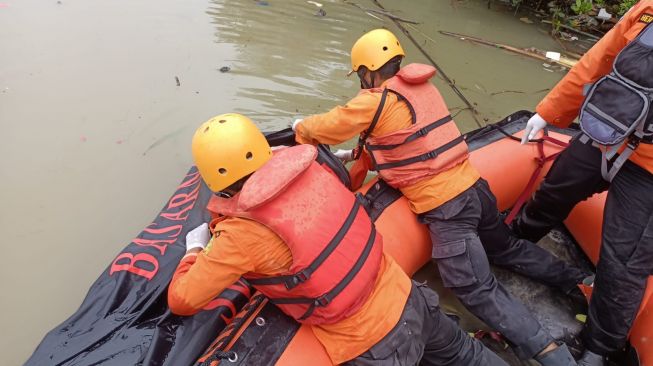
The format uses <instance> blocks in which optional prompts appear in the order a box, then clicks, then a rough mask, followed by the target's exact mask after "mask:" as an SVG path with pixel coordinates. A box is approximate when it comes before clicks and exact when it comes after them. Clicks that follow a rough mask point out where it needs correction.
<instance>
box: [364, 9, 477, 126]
mask: <svg viewBox="0 0 653 366" xmlns="http://www.w3.org/2000/svg"><path fill="white" fill-rule="evenodd" d="M372 1H373V2H374V4H376V6H378V7H379V8H381V10H383V11H386V9H385V8H384V7H383V5H381V3H380V2H379V0H372ZM388 18H389V19H390V20H392V22H393V23H395V25H396V26H397V28H399V30H401V32H402V33H403V34H404V35H405V36H406V37H408V39H409V40H410V41H411V42H412V43H413V45H415V47H417V49H418V50H419V51H420V52H421V53H422V55H424V57H426V59H427V60H429V62H430V63H431V65H433V67H435V68H436V69H437V70H438V73H439V75H440V76H441V77H442V78H443V79H444V81H446V82H447V84H449V86H450V87H451V89H452V90H453V91H454V93H456V95H458V97H459V98H460V99H461V100H462V101H463V103H465V105H466V106H467V108H469V110H470V111H472V117H473V118H474V121H475V122H476V125H478V127H483V124H482V123H481V121H479V119H478V110H476V108H475V107H474V105H473V104H472V103H471V102H470V101H469V100H468V99H467V98H466V97H465V95H464V94H463V93H462V92H461V91H460V89H458V87H457V86H456V84H454V82H453V81H452V80H451V79H450V78H449V77H448V76H447V74H446V73H445V72H444V70H443V69H442V68H441V67H440V66H439V65H438V64H437V63H436V62H435V60H433V58H432V57H431V56H430V55H429V54H428V53H427V52H426V51H425V50H424V48H423V47H422V46H420V44H419V42H417V40H415V38H413V35H412V34H410V32H409V31H408V29H406V27H404V25H403V24H401V21H399V20H397V19H396V18H391V17H388Z"/></svg>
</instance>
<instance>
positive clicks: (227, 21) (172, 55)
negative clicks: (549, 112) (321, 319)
mask: <svg viewBox="0 0 653 366" xmlns="http://www.w3.org/2000/svg"><path fill="white" fill-rule="evenodd" d="M320 2H322V3H323V5H324V6H323V10H324V11H326V16H321V17H320V16H316V15H315V13H316V12H317V10H318V8H317V7H316V6H315V5H313V4H311V3H308V2H306V1H303V0H293V1H280V0H279V1H275V0H268V1H254V0H240V1H234V0H232V1H226V0H185V1H183V2H182V1H173V0H156V1H155V0H141V1H128V0H112V1H108V0H83V1H82V0H61V1H56V0H47V1H43V0H40V1H36V0H0V131H1V132H0V138H1V139H2V141H0V155H1V156H2V159H1V160H0V182H1V183H0V184H1V188H2V189H0V202H2V206H3V207H2V211H1V213H0V231H1V232H2V233H3V235H4V239H3V241H2V244H0V248H2V251H3V255H2V257H3V262H4V263H3V265H2V266H1V267H0V291H1V293H2V297H1V298H2V301H1V302H0V319H2V324H4V331H3V332H2V334H1V335H0V354H2V364H4V365H17V364H21V363H22V362H24V361H25V360H26V358H27V357H28V356H29V354H30V353H31V352H32V351H33V349H34V347H35V346H36V345H37V344H38V342H39V341H40V339H41V338H42V337H43V335H44V334H45V333H46V332H47V331H48V330H49V329H51V328H53V327H54V326H55V325H57V324H58V323H60V322H61V321H63V320H64V319H65V318H66V317H67V316H69V315H70V314H71V313H72V312H73V311H74V310H75V309H76V307H77V306H78V305H79V304H80V303H81V300H82V299H83V296H84V295H85V293H86V290H87V289H88V287H89V286H90V285H91V283H92V282H93V281H94V280H95V278H96V277H97V276H98V275H99V274H100V273H101V271H102V270H103V269H104V268H105V267H106V266H107V265H108V263H110V262H111V261H112V260H113V258H114V256H115V255H116V253H118V251H119V250H120V249H121V248H122V247H123V246H125V245H126V244H127V243H128V242H129V240H130V239H131V238H132V237H133V236H134V235H136V234H137V233H138V232H139V231H140V230H141V229H142V228H143V227H144V226H145V225H147V224H148V223H149V222H150V220H151V219H152V218H153V217H154V215H155V214H156V213H157V212H158V210H159V209H160V207H161V206H162V204H163V203H164V202H165V201H166V200H167V198H168V197H169V194H170V193H171V192H172V191H173V190H174V188H175V187H176V184H177V183H178V182H179V180H180V179H181V177H182V174H183V173H184V172H185V171H186V170H187V169H188V167H189V166H190V164H191V157H190V138H191V136H192V133H193V131H194V129H195V128H196V126H198V125H199V124H200V123H201V122H203V121H205V120H207V119H208V118H210V117H212V116H214V115H216V114H220V113H225V112H231V111H235V112H240V113H244V114H246V115H248V116H250V117H251V118H253V119H254V120H256V121H257V123H259V125H260V126H261V128H262V129H264V130H274V129H279V128H282V127H285V126H287V125H288V124H289V123H290V121H291V120H292V117H293V116H296V115H307V114H311V113H317V112H320V111H325V110H327V109H328V108H330V107H332V106H334V105H336V104H338V103H344V102H345V101H346V100H347V99H348V98H349V97H352V96H353V95H355V93H356V92H357V87H358V83H357V82H356V81H355V80H354V79H347V78H345V74H346V73H347V71H348V68H349V59H348V57H349V56H348V52H349V49H350V47H351V44H352V43H353V42H354V41H355V40H356V38H357V37H359V36H360V35H361V34H362V33H364V32H365V31H368V30H371V29H374V28H378V27H388V28H389V29H391V30H393V31H395V32H396V33H397V34H399V32H398V31H397V29H396V28H395V27H394V25H393V24H392V22H389V21H387V20H384V19H378V18H376V17H372V16H370V15H368V14H366V13H365V12H363V11H361V10H360V9H358V8H356V7H354V6H352V5H350V4H347V3H344V2H343V1H335V0H320ZM358 2H359V4H360V5H361V6H363V7H367V8H375V5H374V4H373V3H372V2H370V1H368V0H358ZM382 3H383V4H384V5H385V6H386V8H387V9H389V10H390V11H392V12H393V13H395V14H396V15H399V16H401V17H404V18H408V19H412V20H414V21H417V22H420V23H421V24H419V25H416V26H411V27H410V28H409V30H411V32H412V33H413V35H414V36H415V38H416V39H417V40H418V42H419V43H420V45H422V46H423V48H424V49H425V50H427V52H429V53H430V54H431V55H432V56H433V57H434V58H435V60H436V61H437V62H438V63H439V64H440V66H442V68H443V69H444V70H445V71H446V73H447V74H448V75H449V76H450V77H451V78H452V79H454V80H455V83H456V85H457V86H458V87H459V88H460V89H461V91H462V92H463V93H464V94H465V95H466V96H467V98H468V99H469V100H470V101H471V102H473V103H475V104H476V105H477V108H478V110H479V112H480V115H479V120H480V121H481V122H483V120H487V121H490V122H492V121H496V120H499V119H500V118H501V117H503V116H505V115H507V114H509V113H511V112H513V111H516V110H519V109H532V108H533V107H534V106H535V104H536V103H537V101H538V100H539V99H541V98H542V97H543V96H544V94H545V92H546V91H545V90H546V89H548V88H550V87H552V86H553V85H554V84H555V83H556V82H557V81H558V80H559V79H560V78H561V77H562V75H563V73H562V72H561V71H551V70H547V68H546V67H544V66H543V65H542V63H541V62H540V61H536V60H531V59H526V58H523V57H521V56H515V55H512V54H508V53H505V52H503V51H499V50H497V49H493V48H489V47H483V46H474V45H471V44H468V43H466V42H462V41H460V40H457V39H453V38H448V37H444V36H442V35H440V34H439V33H438V32H437V31H438V30H447V31H451V32H458V33H465V34H470V35H475V36H480V37H483V38H486V39H490V40H498V41H501V42H502V43H506V44H512V45H515V46H519V47H530V46H535V47H538V48H540V49H545V50H558V46H557V44H556V43H555V42H554V41H553V40H552V39H551V38H550V37H549V36H548V35H547V34H546V33H545V31H543V30H542V29H540V28H538V27H537V26H535V25H532V24H526V23H524V22H521V21H519V19H518V17H514V16H513V15H512V14H509V13H507V12H504V11H499V10H495V9H492V10H488V9H487V2H486V1H484V0H478V1H475V0H468V1H453V0H452V1H449V0H435V1H433V0H431V1H428V0H423V1H400V0H395V1H390V0H382ZM372 15H374V14H372ZM401 41H402V42H403V46H404V48H405V49H406V52H407V53H408V57H407V60H408V61H409V62H412V61H415V62H426V60H425V59H424V58H423V56H422V55H421V54H420V53H419V52H418V50H417V49H416V48H415V47H414V45H412V44H411V43H410V42H409V41H408V40H407V39H406V38H405V37H403V36H402V37H401ZM225 67H226V68H228V71H226V72H223V71H225V70H226V69H225ZM221 69H222V71H221ZM176 78H177V79H178V80H179V83H177V80H176ZM436 84H437V85H438V87H439V88H440V90H441V91H442V93H443V95H444V97H445V99H446V101H447V102H448V104H449V106H450V108H451V109H452V110H453V112H454V113H458V112H459V114H458V115H457V117H456V120H457V122H458V124H459V126H460V128H461V129H462V130H464V131H468V130H470V129H473V128H475V127H476V122H475V121H474V119H473V118H472V117H471V114H470V113H469V112H468V111H460V109H461V108H463V106H464V105H463V104H462V102H461V101H460V99H458V97H457V96H456V95H455V94H453V93H452V92H451V89H450V88H449V87H448V86H447V85H446V83H444V82H442V81H441V80H436Z"/></svg>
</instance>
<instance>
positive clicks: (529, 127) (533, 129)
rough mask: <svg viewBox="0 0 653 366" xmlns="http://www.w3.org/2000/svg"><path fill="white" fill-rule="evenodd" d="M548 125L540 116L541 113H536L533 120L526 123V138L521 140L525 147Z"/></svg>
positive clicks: (523, 137)
mask: <svg viewBox="0 0 653 366" xmlns="http://www.w3.org/2000/svg"><path fill="white" fill-rule="evenodd" d="M546 125H547V123H546V121H545V120H544V118H542V116H540V114H539V113H535V115H533V117H531V119H529V120H528V123H526V128H524V136H522V138H521V144H522V145H524V144H525V143H527V142H528V140H532V139H534V138H535V136H537V134H538V133H539V132H540V131H542V130H543V129H544V127H546Z"/></svg>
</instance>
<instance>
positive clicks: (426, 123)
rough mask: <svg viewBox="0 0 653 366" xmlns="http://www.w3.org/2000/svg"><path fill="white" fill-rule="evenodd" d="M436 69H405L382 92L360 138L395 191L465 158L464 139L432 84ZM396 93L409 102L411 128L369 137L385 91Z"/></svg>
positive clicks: (390, 80) (415, 66) (379, 112)
mask: <svg viewBox="0 0 653 366" xmlns="http://www.w3.org/2000/svg"><path fill="white" fill-rule="evenodd" d="M433 75H435V68H434V67H432V66H429V65H424V64H410V65H407V66H405V67H403V68H402V69H401V70H399V72H398V73H397V74H396V75H395V76H394V77H392V78H390V79H389V80H388V81H387V82H386V84H385V88H375V89H371V90H372V91H373V92H378V93H382V96H381V103H380V104H379V107H378V109H377V111H376V114H375V115H374V119H373V121H372V124H371V125H370V127H369V128H368V129H367V130H366V131H365V132H364V133H363V134H362V136H361V138H360V140H359V149H360V148H361V147H362V145H364V146H365V148H366V149H367V151H368V152H369V154H370V157H371V159H372V168H373V169H374V170H376V171H378V172H379V175H380V176H381V178H383V180H385V181H386V182H388V184H390V185H391V186H393V187H395V188H402V187H405V186H408V185H411V184H413V183H416V182H418V181H420V180H422V179H424V178H427V177H430V176H433V175H436V174H438V173H440V172H442V171H445V170H448V169H450V168H452V167H454V166H456V165H458V164H460V163H462V162H463V161H465V160H466V159H467V156H468V149H467V144H466V143H465V139H464V137H463V136H462V135H461V133H460V131H459V130H458V127H456V124H455V122H454V121H453V119H452V118H451V115H450V114H449V110H448V108H447V105H446V104H445V103H444V100H443V99H442V96H441V95H440V92H439V91H438V89H437V88H436V87H435V86H434V85H433V84H431V83H430V81H429V80H430V79H431V78H432V77H433ZM388 92H391V93H394V94H396V95H397V96H398V97H399V99H400V100H403V101H404V102H406V104H408V107H409V109H410V111H411V113H412V115H413V124H412V126H411V127H410V128H405V129H401V130H398V131H394V132H392V133H389V134H386V135H383V136H378V137H371V136H370V133H371V132H372V131H373V130H374V127H375V126H376V124H377V123H378V120H379V117H380V116H381V113H382V112H383V107H384V104H385V100H386V96H387V93H388Z"/></svg>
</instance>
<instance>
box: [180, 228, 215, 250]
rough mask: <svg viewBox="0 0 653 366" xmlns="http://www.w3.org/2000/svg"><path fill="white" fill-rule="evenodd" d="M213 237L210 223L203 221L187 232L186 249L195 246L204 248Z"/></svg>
mask: <svg viewBox="0 0 653 366" xmlns="http://www.w3.org/2000/svg"><path fill="white" fill-rule="evenodd" d="M210 239H211V232H209V225H208V224H207V223H203V224H202V225H200V226H198V227H196V228H194V229H193V230H191V231H189V232H188V234H186V251H189V250H191V249H195V248H201V249H204V248H205V247H206V245H207V244H208V243H209V240H210Z"/></svg>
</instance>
